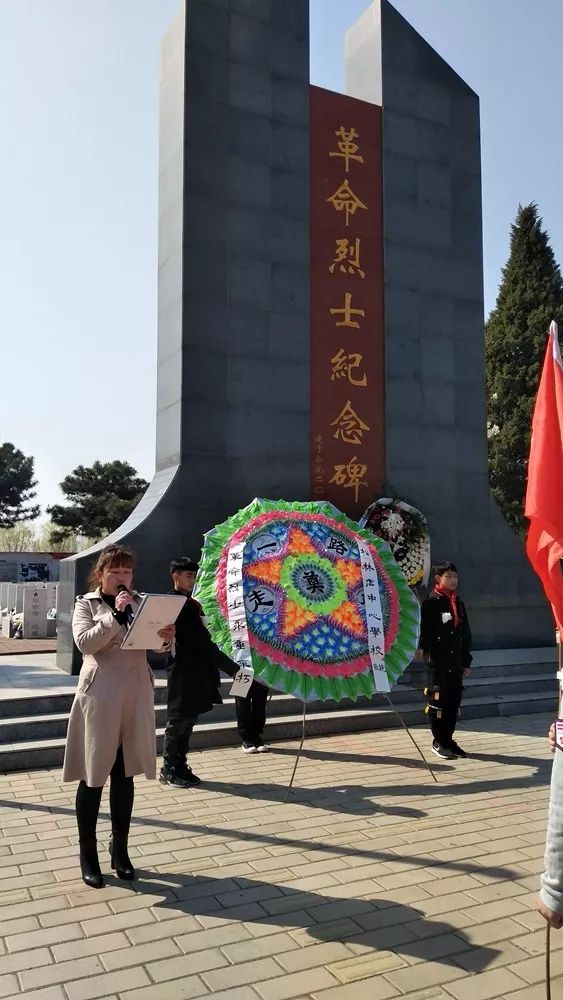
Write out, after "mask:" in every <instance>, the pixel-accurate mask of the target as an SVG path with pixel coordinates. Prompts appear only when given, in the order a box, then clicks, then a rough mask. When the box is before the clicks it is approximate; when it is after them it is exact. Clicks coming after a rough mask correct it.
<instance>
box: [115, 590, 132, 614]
mask: <svg viewBox="0 0 563 1000" xmlns="http://www.w3.org/2000/svg"><path fill="white" fill-rule="evenodd" d="M128 607H133V599H132V597H131V594H128V593H127V591H126V590H121V591H120V592H119V594H118V595H117V597H116V598H115V610H116V611H125V608H128Z"/></svg>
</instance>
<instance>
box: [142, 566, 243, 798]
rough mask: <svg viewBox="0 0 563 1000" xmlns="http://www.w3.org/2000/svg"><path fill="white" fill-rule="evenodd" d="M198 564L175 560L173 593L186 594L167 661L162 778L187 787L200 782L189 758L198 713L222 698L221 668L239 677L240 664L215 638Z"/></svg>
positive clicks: (218, 702) (167, 782) (216, 703)
mask: <svg viewBox="0 0 563 1000" xmlns="http://www.w3.org/2000/svg"><path fill="white" fill-rule="evenodd" d="M197 571H198V564H197V563H196V562H193V561H192V560H191V559H188V558H187V556H181V557H180V558H178V559H174V560H173V561H172V563H171V565H170V573H171V575H172V582H173V584H174V591H173V593H179V594H183V595H184V596H185V597H187V601H186V603H185V604H184V607H183V608H182V610H181V612H180V614H179V616H178V618H177V619H176V638H175V652H174V655H173V656H172V657H171V658H170V661H169V663H168V666H167V671H168V702H167V707H168V712H167V722H166V730H165V733H164V749H163V757H164V761H163V766H162V770H161V772H160V781H161V782H162V783H163V784H165V785H179V786H180V787H181V788H188V787H189V786H190V785H199V784H201V778H198V776H197V775H196V774H194V772H193V771H192V769H191V767H189V766H188V763H187V760H186V758H187V754H188V750H189V746H190V737H191V735H192V731H193V728H194V726H195V724H196V722H197V719H198V716H199V715H201V714H203V713H204V712H210V711H211V709H212V708H213V706H214V705H220V704H221V703H222V700H223V699H222V698H221V678H220V675H219V671H220V670H222V671H223V672H224V673H226V674H227V675H228V676H229V677H234V675H235V673H236V670H237V668H236V666H235V664H234V663H233V662H232V660H230V659H229V657H228V656H225V654H224V653H222V652H221V650H220V649H219V648H218V646H216V645H215V643H214V642H213V641H212V639H211V636H210V635H209V632H208V631H207V629H206V627H205V623H204V617H203V609H202V607H201V605H200V604H198V602H197V601H195V600H194V598H193V597H192V591H193V588H194V584H195V579H196V575H197Z"/></svg>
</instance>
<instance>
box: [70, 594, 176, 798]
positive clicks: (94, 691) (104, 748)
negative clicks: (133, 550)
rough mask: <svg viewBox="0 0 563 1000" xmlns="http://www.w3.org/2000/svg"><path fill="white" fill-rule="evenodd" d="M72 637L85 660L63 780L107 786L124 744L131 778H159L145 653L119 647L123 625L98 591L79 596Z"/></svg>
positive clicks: (150, 680) (150, 674)
mask: <svg viewBox="0 0 563 1000" xmlns="http://www.w3.org/2000/svg"><path fill="white" fill-rule="evenodd" d="M137 600H140V598H137ZM72 633H73V636H74V641H75V643H76V645H77V646H78V649H79V650H80V652H81V653H82V655H83V657H84V659H83V662H82V668H81V670H80V676H79V679H78V687H77V689H76V694H75V697H74V702H73V704H72V708H71V711H70V719H69V723H68V732H67V741H66V748H65V758H64V764H63V781H80V780H84V781H85V782H86V784H87V785H90V786H91V787H95V788H99V787H100V786H102V785H104V784H105V782H106V781H107V779H108V776H109V773H110V771H111V769H112V767H113V763H114V761H115V757H116V754H117V751H118V749H119V747H120V745H122V746H123V760H124V764H125V774H126V776H127V777H130V776H132V775H134V774H145V776H146V777H147V778H154V777H156V728H155V716H154V675H153V672H152V670H151V668H150V666H149V664H148V662H147V656H146V652H145V651H144V650H126V649H121V648H120V646H121V642H122V641H123V637H124V636H125V633H126V629H125V626H123V625H120V624H119V622H117V621H116V619H115V618H114V616H113V614H112V611H111V609H110V608H109V607H108V605H107V604H106V603H105V601H103V600H102V598H101V597H100V591H99V589H98V590H96V591H93V592H92V593H90V594H85V595H84V597H79V598H77V601H76V605H75V608H74V614H73V618H72Z"/></svg>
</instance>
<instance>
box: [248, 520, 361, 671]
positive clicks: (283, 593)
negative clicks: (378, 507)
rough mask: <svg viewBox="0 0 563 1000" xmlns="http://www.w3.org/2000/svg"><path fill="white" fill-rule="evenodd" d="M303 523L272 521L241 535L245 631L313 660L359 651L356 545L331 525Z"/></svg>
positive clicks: (328, 660)
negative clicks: (243, 540) (247, 536)
mask: <svg viewBox="0 0 563 1000" xmlns="http://www.w3.org/2000/svg"><path fill="white" fill-rule="evenodd" d="M312 527H314V526H312ZM308 529H309V530H304V529H303V528H300V527H292V526H291V525H287V524H286V525H285V526H284V525H283V523H282V524H279V523H278V525H277V528H274V527H273V526H272V527H271V528H270V529H269V530H268V532H265V533H260V532H259V533H258V534H257V536H255V537H254V538H251V539H249V542H248V543H247V546H246V547H245V559H244V566H243V579H244V602H245V608H246V613H247V617H248V621H249V625H250V627H251V630H252V631H253V632H254V633H255V634H257V635H258V636H259V638H260V639H262V640H263V641H266V642H269V643H272V644H274V645H281V646H284V647H286V648H288V649H291V650H292V651H293V652H294V653H295V655H297V656H298V657H302V658H303V659H305V658H307V659H312V660H313V661H316V662H319V663H333V662H338V661H339V660H341V659H343V658H350V657H354V656H358V655H361V654H362V652H363V651H364V648H365V644H366V641H367V637H366V623H365V616H363V615H362V613H361V602H362V600H363V586H362V570H361V565H360V561H359V553H358V550H357V548H356V547H355V546H352V545H351V544H350V542H349V541H348V540H347V539H346V538H345V537H344V536H343V535H341V534H339V533H338V532H336V531H335V532H330V531H328V530H325V531H323V532H321V531H318V530H316V531H315V530H311V527H309V526H308ZM268 552H269V554H266V553H268Z"/></svg>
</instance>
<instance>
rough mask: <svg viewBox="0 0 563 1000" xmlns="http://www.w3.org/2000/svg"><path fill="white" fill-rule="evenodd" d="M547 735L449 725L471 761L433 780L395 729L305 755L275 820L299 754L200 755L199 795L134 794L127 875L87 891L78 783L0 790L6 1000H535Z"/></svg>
mask: <svg viewBox="0 0 563 1000" xmlns="http://www.w3.org/2000/svg"><path fill="white" fill-rule="evenodd" d="M547 723H548V719H547V717H545V716H533V717H529V718H523V717H520V718H512V719H507V720H500V719H494V720H491V721H490V722H488V721H483V722H478V723H471V724H469V723H468V724H467V725H465V726H462V730H461V732H460V742H461V741H463V743H464V744H465V745H466V746H467V747H468V749H470V750H471V751H472V752H473V756H472V758H471V759H470V760H467V761H459V762H455V763H451V764H450V763H443V762H439V761H436V760H435V759H434V758H433V764H434V765H435V767H436V771H437V776H438V779H439V783H438V784H437V785H434V784H433V783H432V782H431V780H430V779H429V775H428V773H427V772H426V771H425V769H424V768H423V766H422V764H421V762H419V761H418V760H416V759H414V758H413V756H412V754H411V748H410V746H409V743H408V740H407V739H406V737H405V735H404V734H403V733H401V732H398V731H389V732H380V733H368V734H355V735H345V736H337V737H330V738H327V739H315V740H312V741H311V742H310V743H308V744H307V748H306V752H305V754H304V757H303V759H302V761H301V764H300V766H299V769H298V772H297V782H296V791H295V794H293V795H292V797H291V799H290V801H289V802H288V803H287V804H285V803H284V801H283V800H284V795H285V786H286V783H287V781H288V778H289V775H290V773H291V768H292V763H293V755H294V751H295V746H294V745H293V744H287V743H284V744H280V745H278V746H276V747H274V748H272V752H271V753H270V754H268V755H264V756H261V757H251V758H248V757H245V756H243V755H242V753H241V752H240V751H239V750H233V749H226V750H215V751H208V752H205V753H202V754H197V755H194V760H193V764H194V767H195V768H196V769H197V770H198V771H199V772H200V773H201V775H202V776H203V777H204V778H205V784H204V785H202V786H201V787H200V788H198V789H196V790H189V791H183V790H179V789H178V790H174V789H171V788H168V787H166V788H165V787H163V786H161V785H158V784H154V783H149V782H146V781H145V780H144V779H143V780H139V781H138V784H137V800H136V805H135V823H134V827H133V831H132V838H131V840H132V852H131V853H132V855H134V857H135V863H136V865H137V866H138V868H139V872H140V877H139V880H138V882H137V883H135V885H131V884H125V883H120V882H118V881H117V880H116V879H115V878H114V877H113V876H112V875H111V874H110V873H109V865H108V863H107V856H105V857H104V858H103V867H104V869H105V871H106V873H107V875H108V878H107V886H106V888H105V889H104V890H102V891H100V892H96V891H95V890H88V889H86V888H85V887H84V885H83V884H82V882H81V881H80V879H79V871H78V866H77V854H76V833H75V823H74V815H73V797H74V787H73V786H65V785H63V784H62V783H61V777H60V772H59V771H51V772H49V771H43V772H41V771H38V772H34V773H20V774H8V775H6V776H3V777H0V828H1V835H0V866H1V868H2V880H1V882H0V970H1V971H0V997H20V996H22V995H23V996H25V997H26V1000H29V998H33V1000H89V998H95V997H105V998H108V997H112V998H114V997H120V998H121V1000H123V998H126V1000H149V998H159V1000H160V998H166V1000H179V998H192V997H193V998H195V997H212V998H213V1000H286V998H287V1000H290V998H295V1000H297V998H312V1000H368V998H369V1000H385V998H393V997H403V996H406V997H408V998H409V1000H487V998H489V997H503V998H506V1000H516V998H518V1000H536V998H537V1000H539V998H540V997H543V996H544V987H543V984H542V980H543V974H544V959H543V948H544V940H545V935H544V929H543V926H542V923H541V921H540V918H539V917H538V916H537V914H535V913H534V911H533V908H532V903H533V899H534V896H535V892H536V887H537V882H538V873H539V872H540V870H541V868H542V855H543V844H544V836H545V820H546V804H547V798H548V786H547V782H548V780H549V771H550V755H549V753H548V750H547V747H546V740H545V732H546V728H547ZM417 738H418V739H420V740H421V741H422V742H423V744H424V745H427V741H428V736H427V733H426V731H424V730H418V731H417ZM105 808H107V799H106V798H104V800H103V803H102V809H105ZM107 836H108V821H107V814H105V813H104V815H103V818H102V821H101V825H100V841H101V842H102V845H105V843H106V842H107ZM562 946H563V933H562V934H560V935H558V934H554V935H553V948H554V956H553V966H554V978H555V987H554V996H555V997H557V996H558V995H559V993H558V990H563V961H562V956H563V951H562V950H561V949H562Z"/></svg>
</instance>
